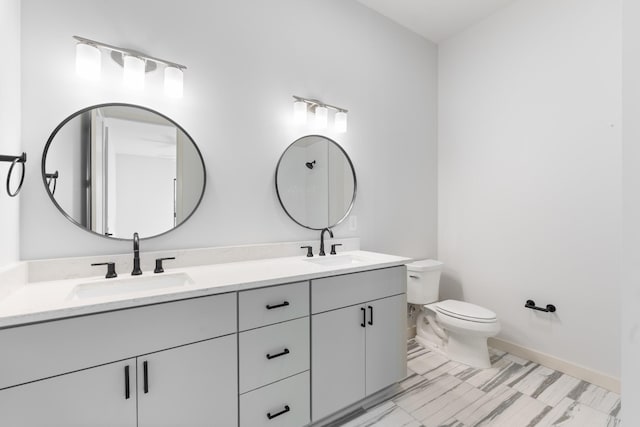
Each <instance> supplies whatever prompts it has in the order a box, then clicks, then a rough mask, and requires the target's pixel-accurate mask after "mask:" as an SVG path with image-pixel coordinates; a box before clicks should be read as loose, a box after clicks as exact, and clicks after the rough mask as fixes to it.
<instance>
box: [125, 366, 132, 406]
mask: <svg viewBox="0 0 640 427" xmlns="http://www.w3.org/2000/svg"><path fill="white" fill-rule="evenodd" d="M130 397H131V388H130V386H129V365H127V366H125V367H124V398H125V399H129V398H130Z"/></svg>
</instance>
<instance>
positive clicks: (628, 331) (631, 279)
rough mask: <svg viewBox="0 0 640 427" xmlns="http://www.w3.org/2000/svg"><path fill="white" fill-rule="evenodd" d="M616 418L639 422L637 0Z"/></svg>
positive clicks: (629, 59) (628, 33)
mask: <svg viewBox="0 0 640 427" xmlns="http://www.w3.org/2000/svg"><path fill="white" fill-rule="evenodd" d="M622 16H623V33H622V34H623V39H622V43H623V59H624V62H623V80H622V88H623V91H622V93H623V95H622V96H623V98H622V102H623V104H622V105H623V106H622V108H623V120H624V131H623V134H622V153H623V163H622V171H623V175H622V191H623V211H622V227H623V234H622V236H623V246H622V248H623V250H622V254H623V255H622V292H621V295H622V340H621V344H622V401H623V404H622V411H623V413H622V419H623V420H624V424H625V425H628V426H637V425H640V406H638V405H637V402H640V365H638V360H640V309H638V307H640V245H639V244H638V242H640V144H638V141H640V120H638V118H639V117H640V81H639V80H638V76H640V27H639V26H638V22H639V21H640V3H639V2H637V1H635V0H624V1H623V15H622Z"/></svg>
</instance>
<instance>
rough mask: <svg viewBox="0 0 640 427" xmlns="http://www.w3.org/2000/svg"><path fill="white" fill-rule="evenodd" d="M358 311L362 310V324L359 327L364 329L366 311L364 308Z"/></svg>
mask: <svg viewBox="0 0 640 427" xmlns="http://www.w3.org/2000/svg"><path fill="white" fill-rule="evenodd" d="M360 310H362V323H360V326H362V327H363V328H366V327H367V325H365V323H366V321H367V309H366V308H364V307H360Z"/></svg>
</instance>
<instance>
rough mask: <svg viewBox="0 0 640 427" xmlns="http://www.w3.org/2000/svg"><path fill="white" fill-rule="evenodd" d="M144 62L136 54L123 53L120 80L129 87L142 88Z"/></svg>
mask: <svg viewBox="0 0 640 427" xmlns="http://www.w3.org/2000/svg"><path fill="white" fill-rule="evenodd" d="M144 72H145V63H144V60H143V59H140V58H138V57H137V56H131V55H124V72H123V73H122V81H123V82H124V85H125V86H126V87H128V88H129V89H134V90H142V89H144Z"/></svg>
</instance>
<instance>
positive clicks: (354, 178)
mask: <svg viewBox="0 0 640 427" xmlns="http://www.w3.org/2000/svg"><path fill="white" fill-rule="evenodd" d="M312 136H315V137H318V138H324V139H326V140H327V142H329V143H333V144H334V145H335V146H336V147H338V148H339V149H340V151H341V152H342V154H343V155H344V157H345V158H346V159H347V162H349V166H350V167H351V174H352V175H353V197H352V198H351V203H350V204H349V208H348V209H347V211H346V212H345V214H344V215H343V216H342V218H340V219H339V220H338V221H336V223H335V224H332V225H329V226H327V227H323V228H315V227H309V226H308V225H304V224H302V223H300V222H299V221H298V220H296V219H295V218H294V217H293V216H291V214H290V213H289V211H288V210H287V208H286V207H285V206H284V203H283V202H282V198H281V197H280V189H279V188H278V170H280V163H282V159H283V158H284V155H285V154H286V153H287V151H288V150H289V148H291V147H293V145H294V144H295V143H296V142H298V141H300V140H301V139H303V138H309V137H312ZM275 182H276V195H277V196H278V202H280V206H281V207H282V210H283V211H284V212H285V213H286V214H287V216H288V217H289V218H291V220H292V221H293V222H295V223H296V224H298V225H299V226H300V227H304V228H306V229H309V230H316V231H320V230H324V229H325V228H333V227H335V226H336V225H338V224H340V223H342V222H343V221H344V220H345V219H347V217H348V216H349V214H350V213H351V210H352V209H353V205H354V203H355V201H356V194H357V193H358V180H357V178H356V168H355V167H354V166H353V162H352V161H351V157H349V155H348V154H347V152H346V151H345V149H344V148H342V146H341V145H340V144H338V143H337V142H336V141H335V140H333V139H331V138H329V137H328V136H325V135H318V134H310V135H304V136H301V137H300V138H298V139H296V140H295V141H293V142H292V143H291V144H289V145H288V146H287V148H285V149H284V151H283V152H282V154H281V155H280V158H279V159H278V164H277V166H276V173H275Z"/></svg>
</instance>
